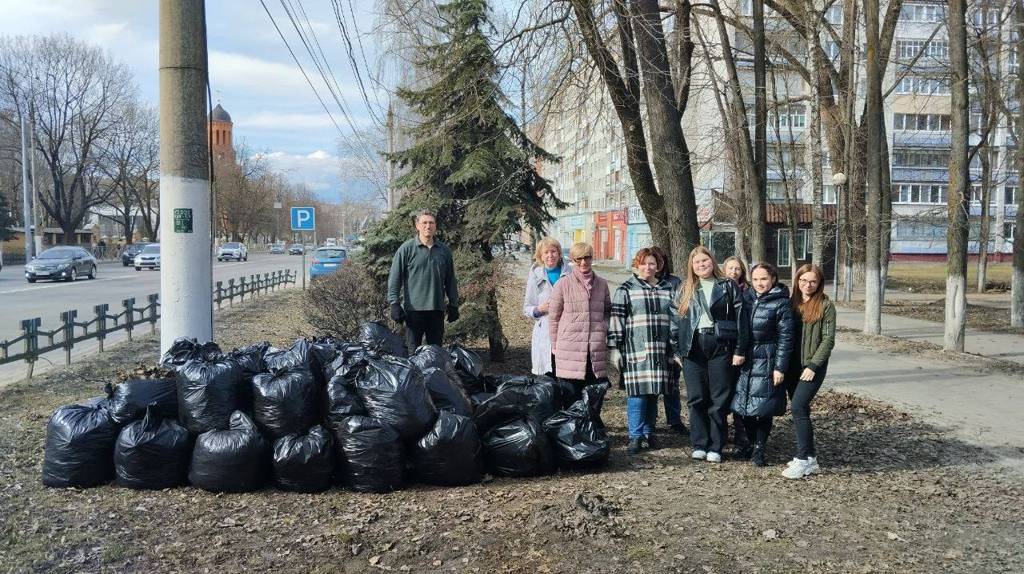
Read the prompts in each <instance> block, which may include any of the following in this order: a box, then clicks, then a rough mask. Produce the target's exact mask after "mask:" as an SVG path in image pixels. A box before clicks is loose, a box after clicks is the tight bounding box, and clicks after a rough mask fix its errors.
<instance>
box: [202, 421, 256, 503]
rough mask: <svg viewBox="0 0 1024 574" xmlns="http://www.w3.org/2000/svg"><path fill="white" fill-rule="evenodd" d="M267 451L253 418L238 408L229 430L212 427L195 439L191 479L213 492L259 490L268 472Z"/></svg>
mask: <svg viewBox="0 0 1024 574" xmlns="http://www.w3.org/2000/svg"><path fill="white" fill-rule="evenodd" d="M268 452H269V448H268V446H267V441H265V440H264V439H263V437H262V436H260V432H259V430H257V428H256V424H255V423H253V422H252V419H250V418H249V417H248V416H247V415H246V414H245V413H243V412H242V411H235V412H234V413H232V414H231V423H230V428H229V429H228V430H211V431H208V432H204V433H203V434H201V435H199V437H198V438H196V445H195V448H194V449H193V450H192V465H191V467H190V468H189V471H188V481H189V482H191V483H192V484H193V485H195V486H198V487H199V488H202V489H203V490H210V491H213V492H247V491H250V490H256V489H257V488H259V487H260V486H261V485H262V484H263V482H264V481H265V480H266V479H267V476H268V475H269V471H270V468H269V467H270V457H269V456H268Z"/></svg>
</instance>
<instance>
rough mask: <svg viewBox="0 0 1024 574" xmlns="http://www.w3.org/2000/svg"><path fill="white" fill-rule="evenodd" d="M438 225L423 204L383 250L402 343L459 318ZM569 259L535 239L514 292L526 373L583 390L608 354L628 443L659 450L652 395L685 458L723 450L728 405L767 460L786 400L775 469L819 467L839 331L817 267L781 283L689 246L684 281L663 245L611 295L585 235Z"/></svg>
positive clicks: (759, 458) (636, 260)
mask: <svg viewBox="0 0 1024 574" xmlns="http://www.w3.org/2000/svg"><path fill="white" fill-rule="evenodd" d="M436 232H437V219H436V216H435V215H434V213H433V212H430V211H421V212H419V213H418V214H417V215H416V236H415V237H413V238H411V239H409V240H408V241H406V242H405V243H403V244H402V246H401V247H399V248H398V251H397V252H396V253H395V256H394V257H393V259H392V264H391V272H390V275H389V277H388V303H389V304H390V306H391V309H390V311H391V318H392V319H393V320H394V321H395V322H397V323H403V322H404V323H405V327H406V329H405V332H406V343H407V345H408V346H409V348H410V349H415V348H416V347H417V346H419V345H420V344H422V343H423V342H424V340H426V343H427V344H436V345H439V344H441V341H442V339H443V336H444V322H445V319H447V320H448V321H449V322H451V321H455V320H457V319H458V317H459V293H458V284H457V281H456V278H455V264H454V261H453V258H452V252H451V249H449V248H448V246H447V245H445V244H444V243H442V242H440V241H437V240H436V239H435V235H436ZM569 259H570V261H571V262H572V265H570V264H569V262H567V261H565V260H564V259H563V256H562V246H561V245H560V244H559V243H558V241H557V240H555V239H553V238H550V237H546V238H544V239H541V240H540V241H539V242H538V243H537V249H536V253H535V255H534V260H535V261H534V265H533V266H532V267H531V269H530V272H529V276H528V277H527V279H526V296H525V300H524V302H523V312H524V313H525V314H526V316H527V317H529V318H530V319H532V320H533V321H534V329H533V336H532V343H531V346H532V349H531V357H532V371H533V373H534V374H537V375H552V376H556V377H559V378H560V379H564V380H567V381H570V382H571V383H572V384H573V385H575V387H576V389H577V392H582V389H583V387H585V386H586V385H589V384H593V383H596V382H598V381H601V380H604V379H606V378H607V375H608V366H609V365H614V366H615V368H616V370H617V371H618V372H619V373H620V375H621V379H620V386H621V387H622V388H624V389H625V391H626V395H627V398H626V419H627V424H628V431H629V447H628V452H629V453H630V454H637V453H639V452H641V451H642V450H644V449H652V448H656V446H657V444H656V439H655V435H654V427H655V423H656V421H657V418H658V400H659V397H660V398H661V400H662V401H663V405H664V410H665V418H666V421H667V424H668V425H669V427H670V428H671V429H672V430H674V431H676V432H678V433H680V434H689V437H690V443H691V445H692V452H691V457H692V458H694V459H699V460H706V461H708V462H721V461H722V453H723V451H724V449H725V445H726V442H727V440H728V438H729V427H728V425H727V418H728V417H729V415H730V413H731V416H732V420H733V427H734V432H733V437H732V441H733V443H734V445H735V446H736V451H735V452H736V454H737V456H738V457H740V458H749V459H750V460H751V461H752V462H753V464H755V465H757V466H764V465H765V464H766V461H765V445H766V443H767V442H768V436H769V435H770V434H771V430H772V422H773V419H774V417H776V416H779V415H782V414H784V413H785V412H786V405H787V397H788V403H789V408H790V411H791V412H792V415H793V426H794V427H795V430H796V453H795V456H794V458H793V459H792V460H791V461H789V463H788V464H787V466H786V469H785V470H784V471H783V475H784V476H786V477H788V478H802V477H804V476H808V475H810V474H814V473H815V472H818V471H819V465H818V461H817V457H816V453H815V448H814V428H813V426H812V424H811V417H810V405H811V401H812V400H814V397H815V395H816V394H817V393H818V389H820V388H821V383H822V381H823V380H824V379H825V372H826V371H827V370H828V360H829V356H830V355H831V353H832V347H833V345H834V344H835V331H836V312H835V308H834V307H833V305H832V302H831V301H830V300H829V298H828V297H827V296H826V295H825V293H824V288H825V278H824V273H823V272H822V270H821V268H819V267H818V266H816V265H804V266H802V267H800V268H799V269H798V270H797V273H796V279H795V281H796V289H795V290H794V291H793V293H792V294H790V292H789V289H787V288H786V286H785V285H784V284H782V283H780V282H779V275H778V272H777V271H776V270H775V268H774V267H772V266H771V265H769V264H767V263H758V264H757V265H754V266H753V267H752V268H751V269H750V272H749V274H748V272H747V268H746V266H745V264H744V263H743V261H742V260H741V259H739V258H737V257H730V258H728V259H726V260H725V261H724V262H723V267H724V271H723V268H722V267H719V265H718V263H717V262H716V261H715V259H714V257H713V256H712V254H711V252H710V251H708V250H707V249H706V248H704V247H701V246H698V247H695V248H694V249H693V250H692V251H691V252H690V255H689V259H688V261H687V265H686V270H685V272H684V273H683V275H684V276H685V280H683V279H682V278H680V277H677V276H675V275H673V274H672V272H671V268H670V266H669V261H668V258H667V257H666V254H665V252H664V251H663V250H662V249H660V248H658V247H645V248H643V249H640V250H639V251H637V253H636V255H635V256H634V257H633V261H632V270H633V276H632V277H630V278H629V279H627V280H626V281H625V282H624V283H623V284H622V285H620V286H618V287H617V288H616V289H615V291H614V293H612V292H611V290H610V289H609V287H608V282H607V281H606V280H605V279H603V278H601V277H599V276H598V275H597V274H596V273H594V270H593V267H592V266H593V261H594V250H593V248H592V247H591V246H590V245H588V244H586V243H576V244H575V245H573V246H572V247H571V248H570V249H569ZM680 379H682V382H683V385H684V386H685V389H686V405H687V409H688V411H689V423H690V425H689V428H688V429H687V427H686V425H684V424H683V421H682V400H681V392H680V384H679V383H680Z"/></svg>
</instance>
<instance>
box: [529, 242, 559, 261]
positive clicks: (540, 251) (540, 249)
mask: <svg viewBox="0 0 1024 574" xmlns="http://www.w3.org/2000/svg"><path fill="white" fill-rule="evenodd" d="M549 247H554V248H555V251H557V252H558V265H559V266H561V265H562V244H561V243H559V242H558V240H557V239H555V238H554V237H545V238H543V239H541V240H540V241H538V242H537V249H536V250H535V251H534V252H533V261H534V262H535V263H536V264H537V265H539V266H541V267H543V266H544V261H542V260H541V256H542V255H544V252H545V251H547V250H548V248H549Z"/></svg>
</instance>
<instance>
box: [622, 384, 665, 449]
mask: <svg viewBox="0 0 1024 574" xmlns="http://www.w3.org/2000/svg"><path fill="white" fill-rule="evenodd" d="M657 420H658V395H639V396H636V397H626V426H627V427H628V428H629V438H630V440H632V439H636V438H642V437H645V436H648V435H652V434H654V423H655V422H656V421H657Z"/></svg>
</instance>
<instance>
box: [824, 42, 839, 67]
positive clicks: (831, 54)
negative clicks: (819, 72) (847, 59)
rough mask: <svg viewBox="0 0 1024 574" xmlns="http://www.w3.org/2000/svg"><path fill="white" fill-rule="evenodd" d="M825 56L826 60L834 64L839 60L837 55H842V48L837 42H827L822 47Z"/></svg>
mask: <svg viewBox="0 0 1024 574" xmlns="http://www.w3.org/2000/svg"><path fill="white" fill-rule="evenodd" d="M824 50H825V55H826V56H828V59H829V60H831V61H833V62H835V61H836V60H838V59H839V55H840V54H842V51H843V49H842V47H840V46H839V42H836V41H834V40H827V41H826V42H825V46H824Z"/></svg>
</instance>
